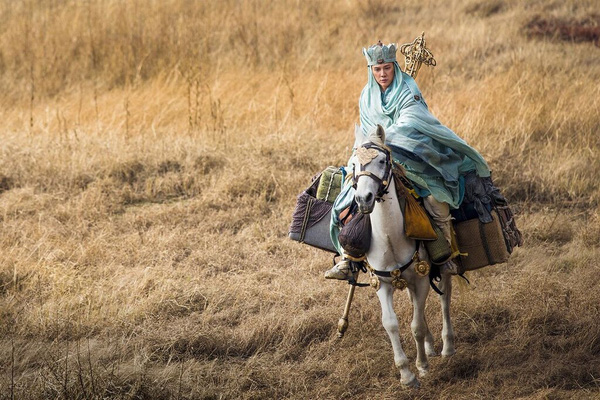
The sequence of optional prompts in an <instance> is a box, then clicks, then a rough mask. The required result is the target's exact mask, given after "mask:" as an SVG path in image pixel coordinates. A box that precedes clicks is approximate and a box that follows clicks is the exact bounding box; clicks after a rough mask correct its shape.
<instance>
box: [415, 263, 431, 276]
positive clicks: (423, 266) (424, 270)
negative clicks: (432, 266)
mask: <svg viewBox="0 0 600 400" xmlns="http://www.w3.org/2000/svg"><path fill="white" fill-rule="evenodd" d="M415 271H416V272H417V274H419V275H421V276H426V275H429V264H428V263H427V261H419V262H418V263H416V264H415Z"/></svg>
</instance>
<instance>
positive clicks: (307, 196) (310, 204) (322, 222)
mask: <svg viewBox="0 0 600 400" xmlns="http://www.w3.org/2000/svg"><path fill="white" fill-rule="evenodd" d="M333 169H337V168H335V167H328V168H327V169H326V170H325V171H331V172H332V173H329V174H328V176H330V177H333V178H334V179H331V180H330V178H325V179H323V176H324V173H320V174H318V175H317V176H315V177H314V178H313V180H312V183H311V185H310V186H309V187H308V188H307V189H306V190H304V191H302V193H300V194H299V195H298V199H297V201H296V209H295V210H294V213H293V215H292V223H291V224H290V229H289V237H290V239H292V240H295V241H297V242H300V243H305V244H308V245H310V246H313V247H316V248H318V249H321V250H326V251H330V252H332V253H337V250H336V248H335V247H334V245H333V242H332V241H331V237H330V234H329V226H330V220H331V209H332V208H333V200H335V197H336V196H337V194H336V195H335V196H333V193H335V192H336V191H337V193H338V194H339V192H340V190H341V181H342V180H341V172H340V179H339V180H337V174H335V173H333V171H332V170H333ZM328 180H329V181H328ZM332 182H333V183H332ZM336 182H339V183H336ZM338 185H339V186H338ZM324 186H325V189H323V187H324ZM319 188H321V194H323V193H324V194H325V197H324V198H328V199H330V200H331V201H326V200H324V199H319V198H318V196H317V192H318V191H319Z"/></svg>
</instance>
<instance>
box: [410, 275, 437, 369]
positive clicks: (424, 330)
mask: <svg viewBox="0 0 600 400" xmlns="http://www.w3.org/2000/svg"><path fill="white" fill-rule="evenodd" d="M408 290H409V293H410V295H409V298H410V299H411V301H412V305H413V319H412V322H411V324H410V328H411V330H412V334H413V338H414V339H415V344H416V346H417V362H416V364H417V369H418V370H419V375H420V376H421V377H423V376H425V375H427V373H428V372H429V361H428V360H427V352H426V349H425V341H426V339H428V340H429V341H431V340H432V337H431V332H429V328H428V326H427V321H426V320H425V302H426V301H427V294H428V293H429V281H428V279H427V278H426V277H424V278H423V277H421V278H417V279H416V281H415V287H414V290H413V289H412V288H410V287H409V288H408ZM430 345H431V343H430Z"/></svg>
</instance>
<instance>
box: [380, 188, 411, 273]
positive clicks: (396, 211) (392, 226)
mask: <svg viewBox="0 0 600 400" xmlns="http://www.w3.org/2000/svg"><path fill="white" fill-rule="evenodd" d="M371 229H372V243H371V248H370V250H369V254H368V258H369V263H370V264H371V265H372V266H373V267H374V268H376V269H390V268H391V267H393V266H394V265H396V264H404V263H406V262H408V261H409V260H410V258H411V257H412V255H413V254H414V252H415V248H416V244H415V241H414V240H412V239H409V238H407V237H406V235H405V234H404V216H403V215H402V211H401V210H400V205H399V203H398V196H397V194H396V187H395V183H394V180H393V179H392V182H391V183H390V186H389V189H388V193H387V194H386V195H384V197H383V201H380V202H378V203H377V204H376V205H375V208H374V209H373V212H372V213H371ZM375 264H379V265H375Z"/></svg>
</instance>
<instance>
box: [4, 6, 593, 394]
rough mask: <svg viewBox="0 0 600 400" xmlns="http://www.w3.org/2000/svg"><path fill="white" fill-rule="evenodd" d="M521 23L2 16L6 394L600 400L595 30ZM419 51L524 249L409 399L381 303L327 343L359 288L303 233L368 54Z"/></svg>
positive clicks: (558, 13) (485, 276)
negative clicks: (315, 185)
mask: <svg viewBox="0 0 600 400" xmlns="http://www.w3.org/2000/svg"><path fill="white" fill-rule="evenodd" d="M521 3H522V2H520V1H516V0H515V1H513V0H497V1H458V0H455V1H446V2H443V1H412V0H410V1H404V2H401V3H398V2H393V1H387V0H369V1H367V2H363V1H330V2H320V1H292V0H286V1H283V0H282V1H277V2H273V3H271V2H263V1H233V0H231V1H218V2H217V1H204V2H188V1H184V0H168V1H161V2H153V1H142V0H130V1H116V0H102V1H99V0H90V1H88V2H79V1H56V0H39V1H38V0H36V1H33V0H28V1H20V2H9V1H4V2H1V3H0V22H1V23H0V85H1V87H2V89H3V90H2V92H1V93H0V105H1V106H0V119H1V120H2V121H3V124H2V128H0V161H1V162H0V399H4V398H6V399H10V398H12V397H14V398H25V399H29V398H31V399H38V398H69V399H71V398H81V399H87V398H123V399H140V398H165V399H166V398H194V399H195V398H207V399H208V398H214V399H217V398H248V399H250V398H256V399H259V398H423V399H429V398H443V399H456V398H530V399H538V398H539V399H545V398H551V399H554V398H556V399H563V398H565V399H570V398H572V399H582V398H584V399H585V398H590V399H592V398H598V396H600V325H599V324H598V322H597V319H598V314H599V312H600V308H599V307H600V306H599V304H600V302H599V300H600V287H599V286H598V284H597V281H596V280H597V276H598V273H599V272H600V264H599V262H598V256H599V248H600V216H599V211H600V209H599V200H600V180H598V177H597V171H598V170H600V157H599V154H600V153H599V151H600V139H598V138H599V135H598V133H599V132H598V131H599V129H600V100H599V99H600V85H598V82H600V47H598V46H599V45H600V44H599V42H598V25H599V24H600V19H599V17H598V14H597V13H598V10H597V4H596V1H593V0H589V1H574V0H567V1H566V2H564V1H560V2H559V1H551V0H546V1H542V0H538V1H529V2H527V4H526V5H523V4H521ZM565 3H566V4H565ZM422 31H425V32H426V38H427V41H428V44H429V47H430V48H431V50H432V51H433V53H434V55H435V57H436V59H437V62H438V66H437V67H436V68H434V69H425V67H424V68H423V69H422V71H421V72H420V75H419V77H418V82H419V85H420V87H421V89H422V91H423V94H424V96H425V98H426V99H427V102H428V104H429V106H430V109H431V110H432V112H433V113H434V115H436V116H437V117H438V118H439V119H440V120H441V121H442V122H443V123H444V124H446V125H448V126H449V127H450V128H452V129H453V130H454V131H456V132H457V133H458V134H459V135H460V136H462V137H463V138H465V139H466V140H467V141H468V142H469V143H471V144H472V145H473V146H474V147H476V148H477V149H478V150H480V152H481V153H482V154H483V155H484V157H485V158H486V159H487V160H488V161H489V163H490V165H491V167H492V169H493V171H494V172H493V176H494V179H495V182H496V183H497V184H498V185H499V186H500V187H501V188H502V191H503V193H504V194H505V195H506V196H507V197H508V198H509V200H510V201H511V202H512V204H513V206H514V209H515V210H516V211H517V212H518V223H519V226H520V228H521V229H522V231H523V234H524V236H525V247H523V248H520V249H517V251H516V252H515V253H514V254H513V256H512V258H511V259H510V261H509V262H508V263H507V264H503V265H498V266H494V267H490V268H485V269H483V270H480V271H475V272H472V273H471V275H470V276H469V279H470V280H471V282H472V284H471V286H470V287H467V286H464V285H459V284H458V283H457V287H458V289H457V290H456V293H455V295H454V299H453V317H454V323H455V331H456V334H457V354H456V355H455V356H453V357H452V358H450V359H439V358H438V359H434V360H433V361H432V366H431V375H430V377H429V378H428V379H426V380H424V381H423V382H422V388H421V389H419V390H406V389H403V388H402V387H401V385H400V382H399V374H398V373H397V372H396V371H395V369H394V366H393V358H392V352H391V346H390V344H389V341H388V338H387V334H386V333H385V331H384V330H383V328H382V326H381V323H380V309H379V303H378V301H377V298H376V295H375V293H374V292H373V291H372V290H371V289H360V290H357V295H356V298H355V304H354V306H353V309H352V312H351V315H350V328H349V331H348V333H347V336H346V338H344V339H343V340H338V339H336V335H335V333H336V325H337V319H338V318H339V316H340V314H341V312H342V308H343V303H344V301H345V295H346V293H347V285H344V284H342V283H338V282H330V281H325V280H324V279H323V278H322V273H323V271H324V270H325V269H327V268H328V267H329V266H330V262H331V260H330V256H329V255H327V254H326V253H324V252H321V251H318V250H314V249H311V248H309V247H307V246H303V245H300V244H298V243H295V242H292V241H290V240H289V239H287V228H288V225H289V222H290V217H291V213H292V210H293V208H294V205H295V197H296V195H297V194H298V193H299V192H300V191H301V190H302V189H303V188H304V187H305V186H306V185H307V184H308V182H309V180H310V177H311V176H312V175H314V174H315V173H316V172H318V171H320V170H321V169H323V168H324V167H325V166H327V165H340V164H342V163H344V162H345V161H346V160H347V158H348V156H349V150H350V147H351V145H352V142H353V125H354V123H355V122H356V121H357V120H358V107H357V103H358V96H359V94H360V90H361V89H362V87H363V85H364V84H365V82H366V78H367V69H366V68H365V63H364V59H363V58H362V55H361V49H362V47H365V46H368V45H370V44H372V43H375V42H376V41H377V40H378V39H381V40H382V41H384V42H400V43H403V42H408V41H411V40H412V39H413V38H414V37H415V36H416V35H418V34H419V33H421V32H422ZM428 301H429V304H428V309H427V313H428V318H429V322H430V326H431V327H432V331H433V332H434V335H436V338H439V332H440V330H441V318H440V312H439V306H438V304H437V303H438V302H437V299H436V296H435V294H432V295H431V296H430V299H429V300H428ZM396 310H397V312H398V316H399V319H400V321H401V335H402V342H403V345H404V348H405V350H406V352H407V354H408V355H409V357H410V358H411V359H414V356H415V350H414V345H413V340H412V337H411V335H410V328H409V324H410V322H409V321H410V318H411V312H410V309H409V307H408V300H407V299H406V297H405V295H404V294H403V293H398V296H397V299H396Z"/></svg>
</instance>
